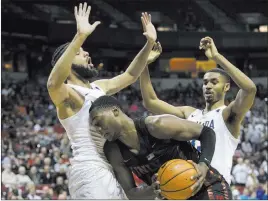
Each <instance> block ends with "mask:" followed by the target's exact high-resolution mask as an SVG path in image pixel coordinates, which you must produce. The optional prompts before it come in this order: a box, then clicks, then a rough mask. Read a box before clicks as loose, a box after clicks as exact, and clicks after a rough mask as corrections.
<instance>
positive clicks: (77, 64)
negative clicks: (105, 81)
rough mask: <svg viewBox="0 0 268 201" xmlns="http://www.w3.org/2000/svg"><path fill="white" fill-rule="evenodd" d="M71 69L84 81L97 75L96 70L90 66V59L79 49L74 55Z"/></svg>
mask: <svg viewBox="0 0 268 201" xmlns="http://www.w3.org/2000/svg"><path fill="white" fill-rule="evenodd" d="M72 69H73V71H74V72H76V73H77V74H78V75H79V76H81V77H82V78H84V79H90V78H92V77H95V76H97V75H98V71H97V69H95V68H94V65H93V64H92V60H91V57H90V56H89V54H88V52H86V51H84V50H83V48H80V49H79V51H78V52H77V53H76V55H75V58H74V60H73V63H72Z"/></svg>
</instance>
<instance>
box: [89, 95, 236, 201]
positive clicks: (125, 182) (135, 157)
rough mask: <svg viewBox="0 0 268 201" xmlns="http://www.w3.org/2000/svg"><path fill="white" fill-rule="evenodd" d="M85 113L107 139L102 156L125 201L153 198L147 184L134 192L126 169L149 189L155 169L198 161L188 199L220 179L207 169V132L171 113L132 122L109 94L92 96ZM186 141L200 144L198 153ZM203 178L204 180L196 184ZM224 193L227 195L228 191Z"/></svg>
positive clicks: (211, 142)
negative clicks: (172, 162)
mask: <svg viewBox="0 0 268 201" xmlns="http://www.w3.org/2000/svg"><path fill="white" fill-rule="evenodd" d="M89 112H90V120H91V123H92V125H94V126H95V127H96V128H97V129H98V130H99V131H100V133H101V134H102V135H103V136H104V137H105V138H106V139H108V141H109V142H108V141H107V142H106V143H105V145H104V153H105V155H106V157H107V159H108V161H109V162H110V163H111V165H112V166H113V169H114V172H115V175H116V178H117V180H118V181H119V183H120V184H121V186H122V187H123V188H124V190H125V192H126V195H127V197H128V198H129V199H154V198H155V197H156V194H155V192H154V187H153V186H149V187H147V188H144V189H140V190H139V189H137V188H136V186H135V182H134V178H133V175H132V173H131V171H133V172H134V173H135V174H136V175H137V176H138V177H139V178H140V179H142V180H143V181H144V182H146V183H147V184H148V185H151V184H152V180H151V177H152V176H153V175H154V174H155V173H157V171H158V169H159V168H160V167H161V165H163V164H164V163H165V162H167V161H169V160H172V159H175V158H180V159H184V160H192V161H194V162H196V163H198V165H196V164H195V163H193V164H195V166H196V169H197V170H199V173H198V175H196V176H194V177H195V178H192V179H196V178H199V180H198V182H197V183H195V184H194V185H193V186H192V189H193V195H194V194H196V193H197V192H198V190H199V189H200V188H201V187H202V188H204V189H206V188H207V186H210V185H212V184H213V183H215V182H217V181H219V182H221V181H222V179H221V176H220V174H219V173H218V172H217V171H216V170H215V169H214V168H212V167H210V161H211V159H212V156H213V153H214V148H215V139H216V137H215V133H214V131H213V129H211V128H209V127H206V126H202V125H200V124H197V123H194V122H191V121H188V120H183V119H180V118H178V117H176V116H174V115H158V116H148V117H142V118H139V119H136V120H132V119H130V118H129V117H128V116H127V115H126V114H125V113H124V112H122V110H121V106H120V104H119V102H118V101H117V100H116V99H115V98H113V97H111V96H102V97H100V98H98V99H97V100H96V101H95V102H94V103H93V104H92V106H91V108H90V110H89ZM191 139H199V140H200V142H201V144H202V146H201V147H202V150H201V154H200V155H199V152H198V151H197V150H196V149H195V148H194V147H193V146H192V145H191V144H190V142H187V140H191ZM208 170H209V171H208ZM205 178H206V182H205V183H204V185H203V186H202V184H203V182H204V180H205ZM228 190H229V189H228ZM226 193H228V194H229V196H230V195H231V191H230V190H229V191H226Z"/></svg>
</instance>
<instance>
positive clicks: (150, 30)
mask: <svg viewBox="0 0 268 201" xmlns="http://www.w3.org/2000/svg"><path fill="white" fill-rule="evenodd" d="M141 23H142V27H143V35H144V36H145V37H146V38H147V40H148V42H150V43H154V42H155V41H156V39H157V33H156V30H155V27H154V25H153V24H152V22H151V15H150V14H148V13H146V12H145V13H142V16H141Z"/></svg>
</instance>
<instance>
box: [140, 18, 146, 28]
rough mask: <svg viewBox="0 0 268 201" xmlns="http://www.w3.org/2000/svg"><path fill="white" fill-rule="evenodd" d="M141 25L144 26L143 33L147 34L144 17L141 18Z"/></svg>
mask: <svg viewBox="0 0 268 201" xmlns="http://www.w3.org/2000/svg"><path fill="white" fill-rule="evenodd" d="M141 24H142V28H143V32H146V22H145V19H144V17H143V16H142V17H141Z"/></svg>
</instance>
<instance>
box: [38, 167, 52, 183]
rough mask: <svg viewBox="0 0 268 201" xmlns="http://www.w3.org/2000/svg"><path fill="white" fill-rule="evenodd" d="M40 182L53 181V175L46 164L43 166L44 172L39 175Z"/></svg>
mask: <svg viewBox="0 0 268 201" xmlns="http://www.w3.org/2000/svg"><path fill="white" fill-rule="evenodd" d="M40 181H41V184H52V183H53V181H54V175H53V174H52V172H51V170H50V167H49V166H48V165H45V166H44V172H43V173H41V176H40Z"/></svg>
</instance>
